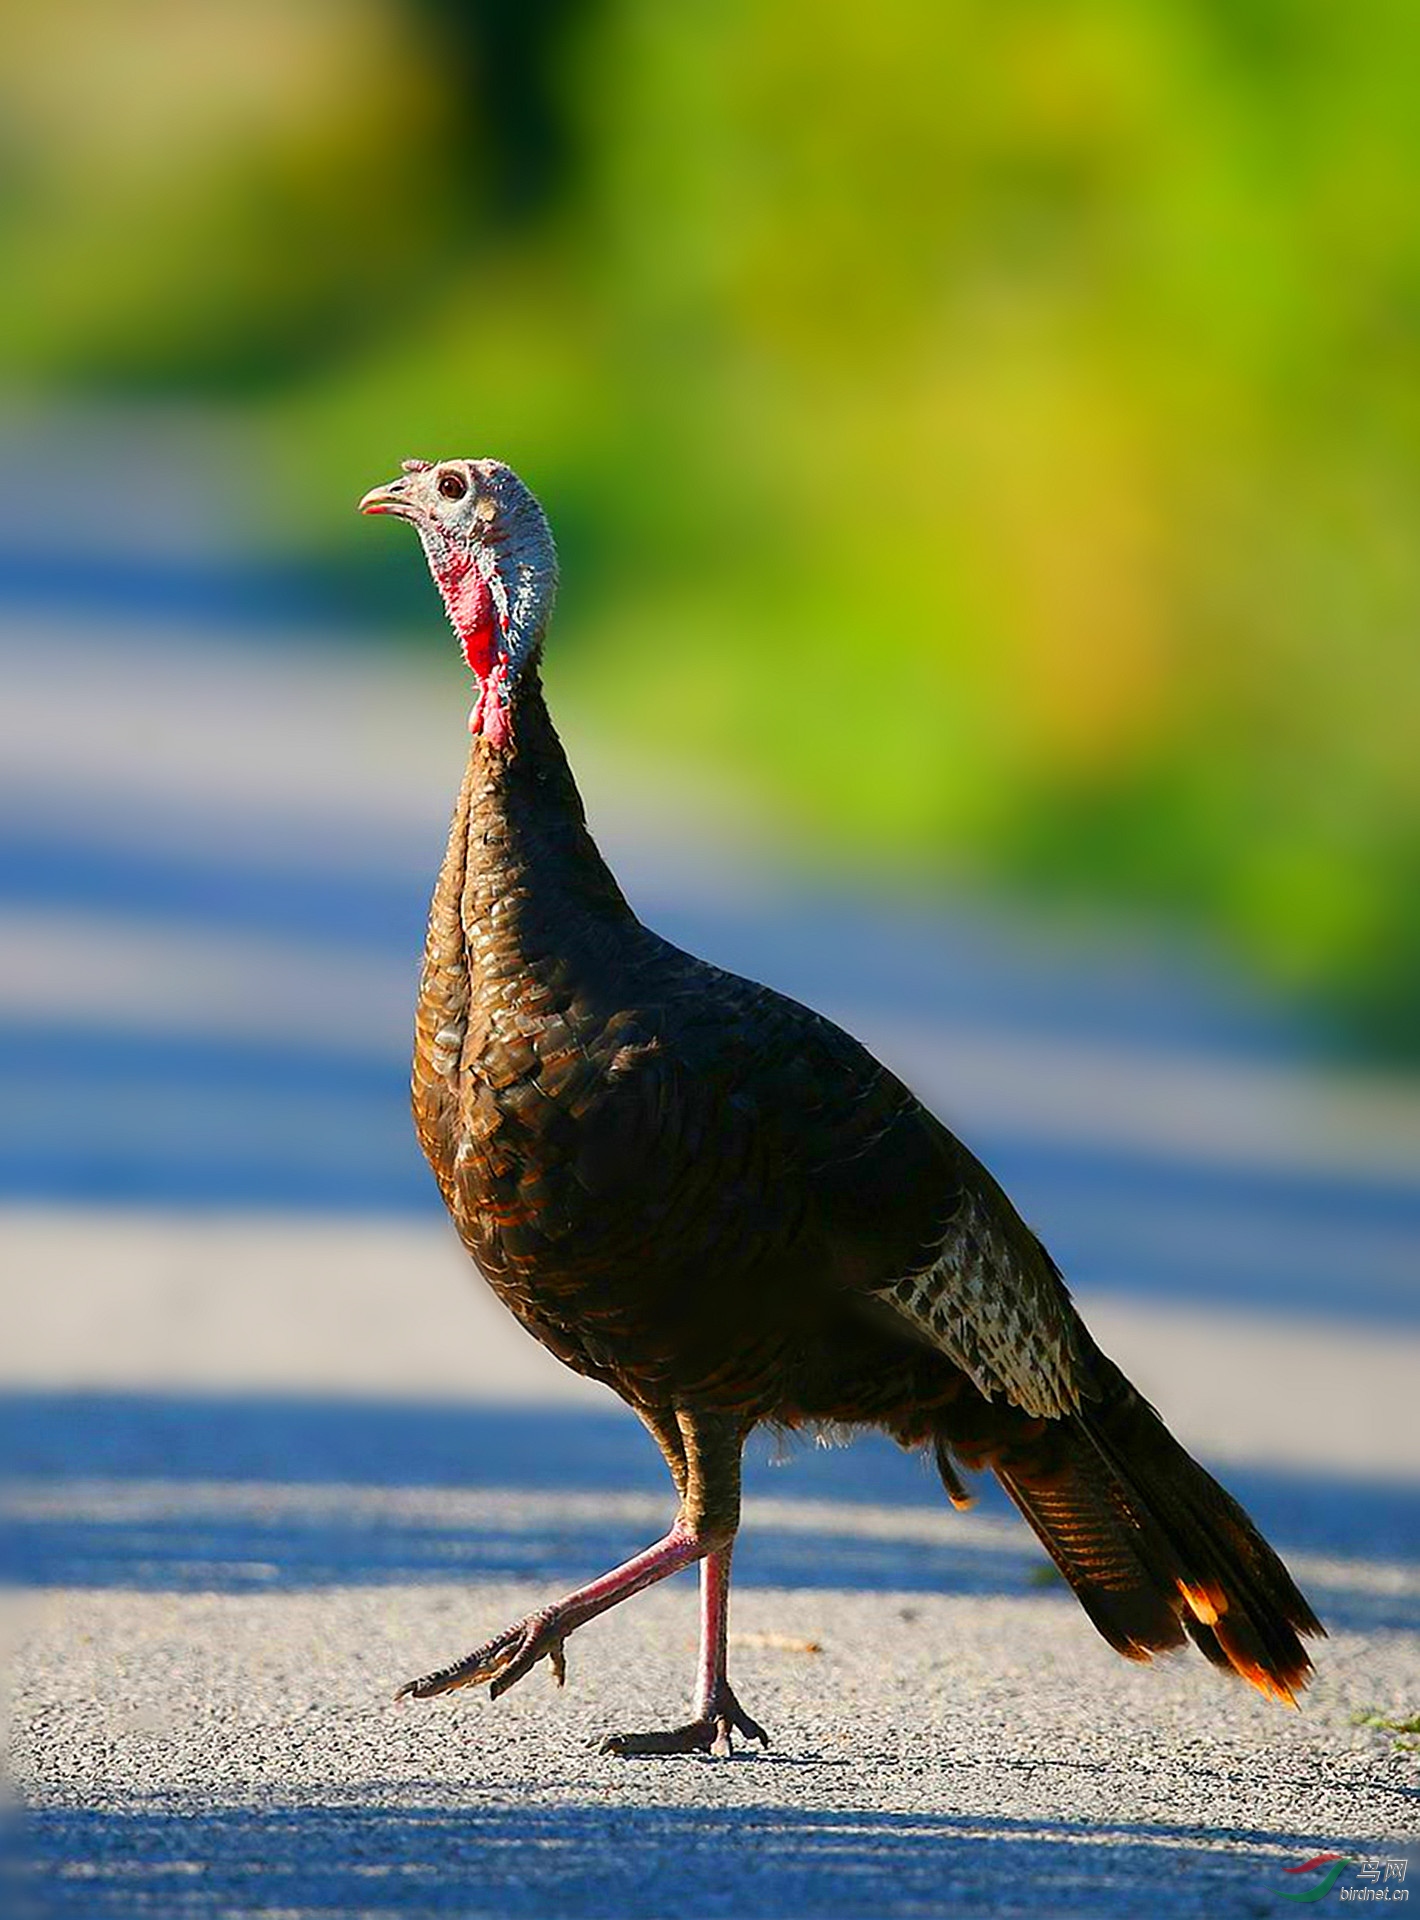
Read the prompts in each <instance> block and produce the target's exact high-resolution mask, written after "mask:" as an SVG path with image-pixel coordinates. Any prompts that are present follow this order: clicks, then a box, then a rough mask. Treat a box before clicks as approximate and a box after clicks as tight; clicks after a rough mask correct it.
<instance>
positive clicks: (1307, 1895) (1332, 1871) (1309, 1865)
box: [1282, 1853, 1351, 1901]
mask: <svg viewBox="0 0 1420 1920" xmlns="http://www.w3.org/2000/svg"><path fill="white" fill-rule="evenodd" d="M1350 1865H1351V1858H1350V1855H1349V1854H1344V1853H1316V1854H1313V1855H1312V1857H1311V1859H1310V1860H1304V1861H1303V1862H1302V1864H1301V1865H1300V1866H1299V1867H1284V1868H1283V1869H1282V1871H1283V1872H1284V1873H1321V1871H1322V1869H1323V1868H1325V1869H1326V1871H1325V1873H1324V1874H1323V1875H1322V1878H1321V1879H1320V1880H1319V1881H1318V1882H1317V1884H1316V1885H1315V1886H1314V1887H1308V1888H1307V1889H1306V1891H1305V1892H1304V1893H1284V1894H1283V1895H1282V1898H1283V1899H1284V1900H1305V1901H1313V1900H1324V1899H1325V1898H1326V1896H1327V1894H1329V1893H1330V1892H1331V1889H1332V1888H1333V1887H1334V1886H1335V1885H1336V1883H1337V1881H1338V1880H1339V1879H1340V1878H1341V1876H1342V1874H1343V1873H1344V1872H1345V1870H1346V1869H1347V1867H1349V1866H1350Z"/></svg>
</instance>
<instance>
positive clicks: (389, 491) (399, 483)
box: [360, 480, 418, 520]
mask: <svg viewBox="0 0 1420 1920" xmlns="http://www.w3.org/2000/svg"><path fill="white" fill-rule="evenodd" d="M360 511H361V513H392V514H394V515H396V516H397V518H399V519H401V520H413V519H414V518H415V517H416V515H417V512H418V509H417V508H416V507H415V504H414V502H413V501H412V500H411V499H410V498H409V482H408V480H390V481H387V482H386V484H385V485H384V486H382V487H371V489H370V491H369V492H368V493H367V494H366V495H365V497H364V499H363V500H362V501H361V502H360Z"/></svg>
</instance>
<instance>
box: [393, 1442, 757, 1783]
mask: <svg viewBox="0 0 1420 1920" xmlns="http://www.w3.org/2000/svg"><path fill="white" fill-rule="evenodd" d="M642 1418H643V1419H644V1420H645V1422H646V1425H647V1426H648V1427H649V1428H650V1430H651V1432H652V1433H653V1434H654V1435H655V1437H656V1440H657V1442H658V1444H659V1445H660V1448H661V1451H662V1453H663V1454H664V1455H665V1457H666V1463H667V1465H668V1466H669V1468H670V1470H671V1476H672V1478H673V1479H674V1481H675V1483H676V1490H677V1492H678V1494H679V1495H680V1512H679V1513H678V1514H677V1516H676V1521H675V1525H674V1526H673V1527H672V1528H671V1530H670V1532H669V1533H668V1534H666V1535H665V1537H664V1538H663V1539H661V1540H658V1541H657V1542H656V1543H655V1545H654V1546H651V1547H647V1548H646V1550H645V1551H644V1552H643V1553H638V1554H636V1555H635V1556H634V1557H633V1558H632V1559H630V1560H627V1561H625V1562H623V1564H622V1565H621V1566H619V1567H614V1568H613V1569H612V1571H611V1572H610V1573H605V1574H603V1575H602V1576H601V1577H600V1579H597V1580H593V1581H590V1582H589V1583H588V1584H587V1585H586V1586H584V1587H578V1588H577V1589H576V1590H575V1591H574V1592H572V1593H569V1594H566V1595H564V1597H563V1598H562V1599H561V1600H558V1601H556V1602H554V1604H553V1605H551V1606H548V1607H542V1608H539V1610H538V1611H537V1612H536V1613H530V1614H529V1615H528V1616H527V1617H526V1619H523V1620H519V1621H516V1622H515V1623H514V1624H513V1625H512V1626H511V1627H508V1628H507V1629H506V1630H505V1631H504V1632H502V1633H500V1634H498V1635H496V1636H495V1637H494V1638H493V1639H492V1640H489V1641H487V1642H486V1643H485V1644H484V1645H483V1646H481V1647H478V1648H476V1649H475V1650H474V1651H473V1652H472V1653H470V1654H466V1655H465V1656H464V1658H463V1659H462V1660H456V1661H455V1662H454V1663H453V1664H452V1665H451V1666H447V1667H440V1668H439V1669H438V1670H437V1671H436V1672H434V1673H427V1674H425V1675H423V1676H422V1678H420V1679H418V1680H411V1681H409V1682H408V1683H407V1684H406V1685H405V1686H403V1687H401V1688H400V1690H399V1692H398V1693H397V1694H396V1695H395V1698H396V1699H398V1700H404V1699H409V1698H412V1699H416V1700H427V1699H430V1698H432V1697H433V1696H434V1695H435V1694H438V1693H450V1692H452V1691H453V1690H454V1689H455V1688H456V1687H469V1686H476V1685H478V1684H479V1683H480V1682H482V1681H484V1680H486V1681H488V1682H489V1683H490V1685H489V1689H488V1691H489V1694H490V1696H491V1697H492V1698H494V1699H496V1698H497V1697H498V1695H499V1694H500V1693H506V1692H507V1690H508V1688H509V1687H512V1686H516V1685H517V1683H518V1681H519V1680H521V1679H523V1678H524V1676H525V1675H527V1674H528V1673H530V1672H531V1671H532V1669H533V1668H534V1667H535V1666H536V1665H537V1663H538V1662H539V1661H540V1660H546V1661H547V1662H548V1664H549V1666H550V1667H551V1668H552V1673H553V1677H554V1678H555V1679H556V1681H557V1684H558V1685H559V1686H561V1685H562V1683H563V1681H564V1680H565V1678H566V1672H567V1669H566V1660H565V1657H564V1654H563V1644H564V1642H565V1641H566V1639H567V1636H568V1635H569V1634H571V1633H575V1631H576V1630H577V1628H578V1627H581V1626H585V1625H586V1623H587V1622H588V1621H589V1620H594V1619H595V1618H596V1617H597V1615H598V1614H599V1613H605V1612H606V1611H607V1610H608V1609H609V1608H610V1607H614V1606H617V1605H618V1604H619V1603H620V1602H621V1601H623V1600H629V1599H630V1598H631V1596H632V1594H634V1593H640V1592H641V1591H642V1590H643V1588H645V1587H649V1586H653V1585H654V1584H655V1583H656V1582H657V1581H658V1580H664V1579H665V1578H666V1577H667V1575H669V1574H672V1573H676V1572H678V1571H679V1569H680V1568H681V1567H686V1566H689V1565H690V1564H691V1562H692V1561H695V1560H699V1561H700V1562H701V1563H702V1571H701V1586H700V1592H701V1633H700V1667H699V1675H698V1683H697V1688H696V1715H697V1718H696V1719H695V1720H694V1721H693V1722H691V1724H690V1725H689V1726H687V1727H683V1728H677V1729H675V1731H674V1732H672V1733H668V1734H626V1735H621V1736H618V1737H614V1738H613V1739H611V1740H609V1741H607V1742H606V1744H605V1746H604V1748H603V1751H605V1752H613V1753H682V1752H686V1753H688V1752H697V1751H707V1750H709V1749H711V1748H714V1749H715V1750H716V1751H728V1749H729V1736H730V1732H731V1730H734V1731H736V1732H740V1733H744V1734H747V1735H748V1736H749V1737H750V1738H753V1739H759V1740H763V1741H764V1743H765V1745H766V1746H767V1745H768V1741H767V1740H766V1739H765V1735H764V1733H763V1732H762V1731H761V1729H760V1728H758V1727H757V1726H755V1724H754V1722H753V1721H752V1720H750V1719H748V1718H747V1717H746V1715H745V1714H744V1713H743V1712H742V1711H741V1709H740V1706H739V1703H738V1702H737V1701H736V1699H735V1697H734V1695H733V1693H731V1691H730V1688H729V1683H728V1681H727V1680H726V1678H725V1645H726V1629H727V1616H728V1603H729V1581H730V1554H731V1552H732V1550H733V1546H734V1538H735V1530H736V1528H737V1527H738V1525H739V1500H740V1452H741V1449H742V1447H743V1444H744V1434H743V1431H742V1430H741V1428H740V1427H739V1425H738V1424H737V1423H736V1422H734V1421H732V1420H729V1419H727V1418H726V1417H724V1416H715V1415H703V1414H690V1413H684V1412H677V1413H676V1414H675V1415H674V1417H673V1418H672V1417H671V1416H670V1415H669V1414H667V1415H665V1416H659V1415H652V1414H646V1413H643V1414H642ZM648 1742H656V1743H657V1744H654V1745H650V1744H646V1743H648Z"/></svg>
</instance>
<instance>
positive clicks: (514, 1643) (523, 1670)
mask: <svg viewBox="0 0 1420 1920" xmlns="http://www.w3.org/2000/svg"><path fill="white" fill-rule="evenodd" d="M570 1632H571V1627H570V1626H569V1625H567V1624H566V1623H565V1622H564V1620H563V1618H562V1609H561V1608H560V1607H544V1608H543V1609H542V1610H541V1612H539V1613H530V1614H529V1615H528V1617H527V1618H526V1620H519V1621H516V1622H515V1623H514V1625H512V1626H511V1627H508V1628H506V1629H505V1630H504V1631H503V1632H502V1633H500V1634H495V1636H494V1637H493V1639H491V1640H488V1641H486V1642H485V1643H484V1644H483V1646H481V1647H477V1648H475V1650H474V1651H473V1652H472V1653H466V1654H465V1655H464V1657H463V1659H462V1660H455V1661H454V1663H453V1665H452V1666H448V1667H438V1668H436V1669H435V1671H434V1672H433V1673H426V1674H422V1675H421V1676H420V1677H419V1679H417V1680H407V1681H406V1682H405V1684H404V1685H403V1686H402V1687H401V1688H400V1690H399V1692H398V1693H397V1694H396V1695H395V1699H396V1700H432V1699H433V1697H434V1695H435V1694H436V1693H452V1692H453V1691H454V1689H455V1688H456V1687H476V1686H478V1685H479V1684H480V1683H481V1682H482V1681H484V1680H489V1681H491V1682H492V1685H491V1686H490V1687H489V1689H488V1697H489V1698H490V1699H491V1700H496V1699H497V1698H498V1696H499V1694H500V1693H506V1692H507V1691H508V1689H509V1687H515V1686H516V1685H517V1684H518V1682H519V1681H520V1680H521V1679H523V1678H524V1677H525V1676H526V1675H527V1674H529V1673H531V1672H532V1670H533V1668H534V1667H535V1666H536V1665H537V1663H538V1661H539V1660H546V1661H547V1663H548V1665H549V1666H550V1667H551V1668H552V1677H553V1679H554V1680H555V1681H556V1682H557V1684H558V1686H559V1687H560V1686H564V1685H565V1684H566V1680H567V1657H566V1655H565V1654H564V1653H563V1651H562V1643H563V1641H564V1640H565V1639H566V1637H567V1635H568V1633H570Z"/></svg>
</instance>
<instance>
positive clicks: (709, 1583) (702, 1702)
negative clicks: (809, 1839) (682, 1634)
mask: <svg viewBox="0 0 1420 1920" xmlns="http://www.w3.org/2000/svg"><path fill="white" fill-rule="evenodd" d="M733 1552H734V1543H733V1541H732V1542H731V1543H730V1545H729V1546H725V1547H719V1548H717V1549H716V1550H715V1551H714V1552H713V1553H707V1554H706V1555H705V1558H704V1559H703V1560H702V1561H701V1562H700V1660H699V1666H698V1668H697V1677H696V1686H695V1718H694V1719H693V1720H691V1721H689V1722H687V1724H686V1725H685V1726H683V1727H670V1728H668V1729H667V1730H666V1731H665V1732H663V1733H662V1732H657V1733H613V1734H611V1735H610V1736H609V1737H608V1738H607V1739H605V1740H603V1741H602V1744H601V1751H602V1752H603V1753H617V1754H623V1755H627V1754H636V1753H715V1754H728V1753H729V1751H730V1745H731V1742H730V1736H731V1734H732V1733H742V1734H743V1735H744V1737H745V1738H746V1739H747V1740H758V1741H759V1742H760V1744H761V1745H762V1746H766V1747H767V1746H768V1745H769V1735H768V1734H767V1733H766V1732H765V1731H764V1729H763V1727H761V1726H759V1725H758V1724H757V1723H756V1722H755V1721H753V1720H751V1719H750V1717H749V1715H748V1714H747V1713H746V1712H745V1710H744V1708H743V1707H742V1706H741V1705H740V1703H739V1701H738V1700H737V1699H736V1698H735V1696H734V1692H733V1690H732V1688H731V1686H730V1682H729V1679H728V1677H727V1675H726V1671H725V1668H726V1658H725V1654H726V1647H727V1644H728V1638H729V1624H730V1556H731V1554H732V1553H733Z"/></svg>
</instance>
